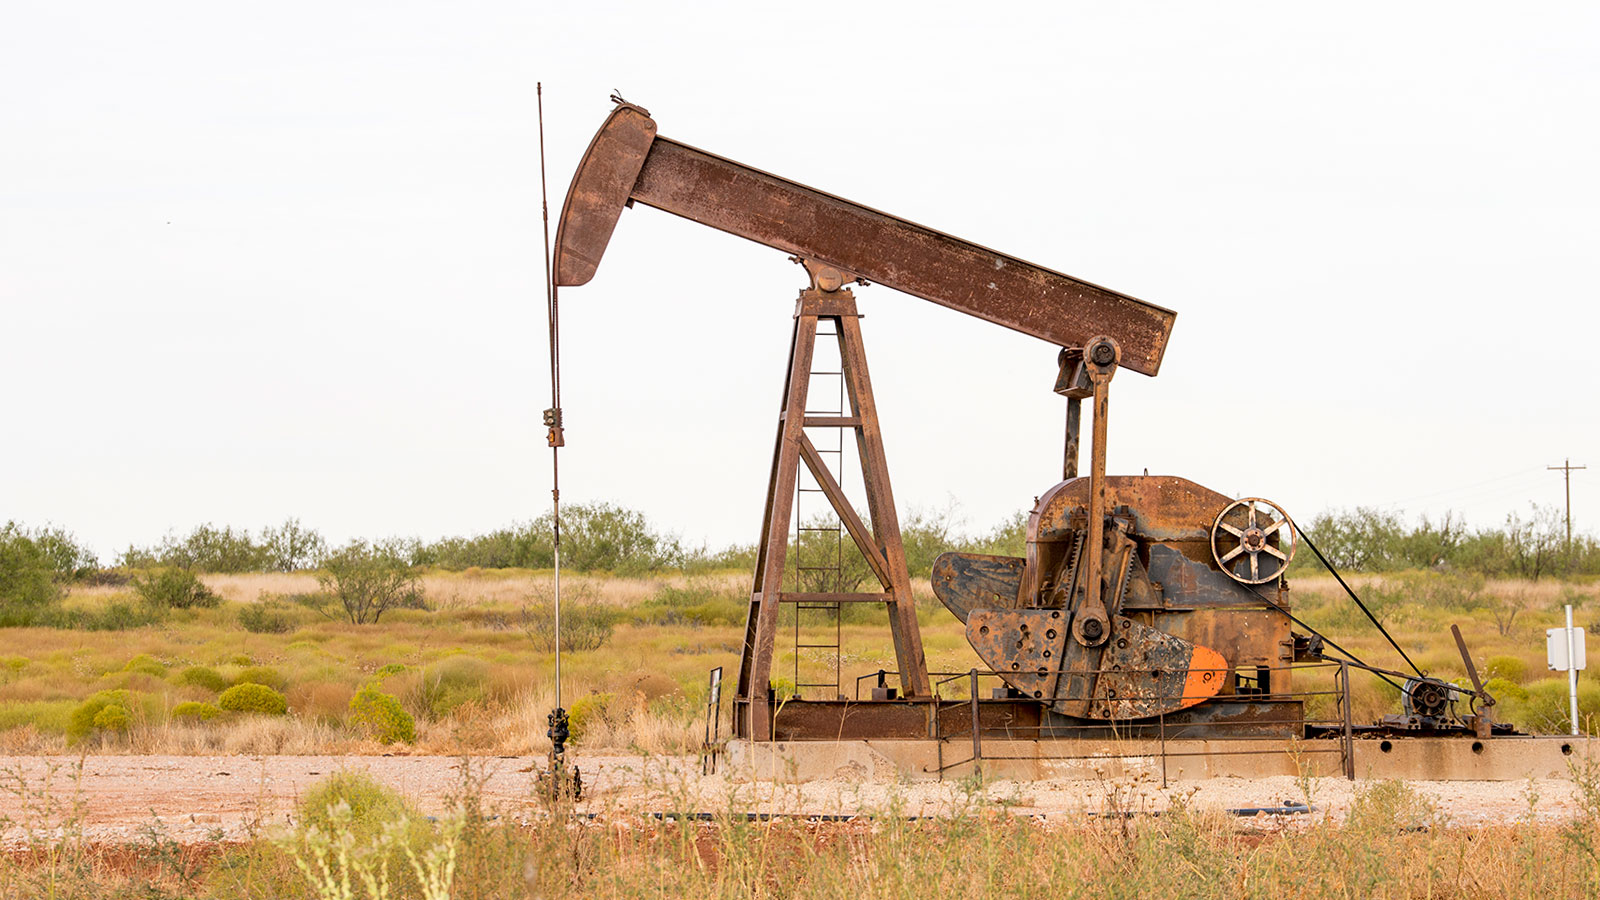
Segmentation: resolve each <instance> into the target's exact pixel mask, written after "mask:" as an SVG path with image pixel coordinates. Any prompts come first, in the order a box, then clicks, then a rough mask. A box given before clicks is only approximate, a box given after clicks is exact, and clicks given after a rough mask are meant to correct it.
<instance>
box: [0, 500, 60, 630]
mask: <svg viewBox="0 0 1600 900" xmlns="http://www.w3.org/2000/svg"><path fill="white" fill-rule="evenodd" d="M60 599H61V588H60V587H59V586H58V585H57V583H56V578H55V568H54V566H53V564H52V562H51V560H50V558H49V556H48V555H47V554H46V553H45V550H44V548H42V547H40V546H39V542H38V541H36V540H34V539H33V538H32V537H30V536H29V534H28V533H27V532H25V531H24V530H23V529H22V528H21V527H20V526H19V525H17V523H15V522H7V523H6V524H5V525H4V526H0V625H28V624H32V623H31V621H30V620H31V616H32V613H33V612H35V611H37V610H39V609H41V608H44V607H48V606H51V605H53V604H55V603H56V601H58V600H60Z"/></svg>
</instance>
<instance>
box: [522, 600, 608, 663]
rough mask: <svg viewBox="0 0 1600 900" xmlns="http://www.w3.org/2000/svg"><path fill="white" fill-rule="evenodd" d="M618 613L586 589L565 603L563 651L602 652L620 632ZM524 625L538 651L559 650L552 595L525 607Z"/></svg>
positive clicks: (525, 631)
mask: <svg viewBox="0 0 1600 900" xmlns="http://www.w3.org/2000/svg"><path fill="white" fill-rule="evenodd" d="M618 616H619V612H618V610H616V609H614V608H612V607H610V606H607V605H605V604H603V603H600V602H598V601H596V600H593V599H591V597H590V595H589V594H588V593H587V592H586V591H585V590H583V589H578V590H575V591H573V592H572V593H571V594H569V595H568V596H567V597H563V598H562V600H561V649H562V650H565V651H567V652H569V653H578V652H582V651H585V650H599V649H600V648H601V647H603V646H605V643H606V641H609V640H611V633H612V632H613V631H615V630H616V627H617V619H618ZM520 624H521V626H522V630H523V632H524V633H526V634H527V635H528V638H529V639H530V640H532V641H533V647H534V649H535V650H539V651H541V652H544V653H552V652H554V651H555V649H556V611H555V604H554V603H553V602H551V599H550V598H549V597H548V596H544V597H535V598H534V599H533V600H531V601H529V602H528V603H527V604H525V605H524V606H523V607H522V610H521V613H520Z"/></svg>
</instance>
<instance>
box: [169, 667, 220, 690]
mask: <svg viewBox="0 0 1600 900" xmlns="http://www.w3.org/2000/svg"><path fill="white" fill-rule="evenodd" d="M172 683H173V684H176V685H179V686H182V687H198V688H205V689H206V690H208V691H211V692H213V693H218V694H220V693H222V692H223V691H225V690H227V689H228V686H229V685H228V679H226V678H224V677H222V673H221V672H218V671H217V670H216V669H213V668H211V667H210V666H190V667H188V668H187V669H184V670H183V671H182V672H179V673H178V674H177V675H174V676H173V677H172Z"/></svg>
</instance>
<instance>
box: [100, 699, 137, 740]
mask: <svg viewBox="0 0 1600 900" xmlns="http://www.w3.org/2000/svg"><path fill="white" fill-rule="evenodd" d="M132 724H133V716H132V715H131V714H130V713H129V712H128V710H127V708H126V707H122V706H118V705H117V704H115V703H112V704H109V705H107V706H104V707H101V709H100V711H99V712H97V713H95V714H94V727H95V728H96V729H98V730H99V731H115V732H117V733H119V734H121V733H123V732H125V731H127V730H128V726H130V725H132Z"/></svg>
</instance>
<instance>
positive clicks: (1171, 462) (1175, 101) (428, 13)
mask: <svg viewBox="0 0 1600 900" xmlns="http://www.w3.org/2000/svg"><path fill="white" fill-rule="evenodd" d="M946 10H948V11H946ZM1597 10H1600V7H1596V6H1595V5H1594V4H1576V3H1575V4H1517V5H1507V4H1503V3H1495V4H1489V3H1460V2H1453V3H1438V4H1432V3H1428V4H1396V3H1392V2H1384V3H1348V2H1346V3H1338V4H1287V3H1281V2H1274V3H1204V4H1199V3H1170V4H1169V3H1162V4H1105V3H1094V4H1088V3H1062V2H1054V3H1040V4H1035V5H1014V6H1007V5H1004V4H960V5H956V4H929V3H926V2H924V3H914V4H899V5H890V4H877V3H862V2H855V3H810V4H803V5H799V6H796V5H783V4H754V3H740V4H727V5H722V6H714V5H711V4H666V3H638V4H607V3H597V2H587V3H577V2H571V3H561V4H538V3H494V2H475V3H434V4H426V3H397V2H384V3H335V2H326V0H320V2H315V3H301V2H276V3H271V4H243V3H218V2H214V0H212V2H196V3H159V2H151V3H137V4H130V3H111V2H101V3H92V2H85V3H60V2H42V3H29V2H22V0H8V2H6V3H5V4H4V5H3V6H0V308H3V311H4V318H3V322H4V325H3V328H4V332H3V334H4V343H3V352H0V377H3V379H4V384H5V386H6V391H5V400H4V416H3V420H4V422H5V426H4V428H5V432H4V435H3V439H0V520H3V519H17V520H19V521H22V522H25V523H27V524H29V525H42V524H45V523H47V522H50V523H56V524H59V525H62V526H65V527H67V528H69V529H71V530H73V531H75V532H76V533H77V534H78V535H79V536H80V537H82V538H84V539H86V540H87V541H89V542H90V543H91V544H92V545H93V546H94V547H95V548H96V549H97V550H99V551H100V552H101V553H102V554H103V555H107V556H109V555H110V554H112V553H114V552H115V551H116V550H118V549H120V548H122V547H125V546H127V545H128V544H129V543H130V542H132V543H141V544H143V543H150V542H153V541H155V540H158V539H159V538H160V537H161V536H162V535H163V534H164V533H166V532H167V531H169V530H173V529H176V530H180V531H187V530H188V529H189V528H191V527H193V526H194V525H195V524H198V523H200V522H213V523H217V524H232V525H235V526H245V527H250V528H259V527H260V526H262V525H266V524H271V523H275V522H279V521H281V520H283V519H284V518H285V517H288V516H298V517H300V518H301V519H302V520H303V521H304V522H305V523H307V524H309V525H312V526H314V527H317V528H320V529H322V530H323V531H324V532H325V533H326V534H328V536H329V537H331V538H333V539H335V540H343V539H346V538H349V537H353V536H357V535H372V536H375V535H396V534H398V535H417V536H421V537H424V538H432V537H437V536H439V535H443V534H453V533H456V534H458V533H470V532H476V531H482V530H486V529H490V528H493V527H496V526H499V525H502V524H506V523H509V522H512V521H514V520H521V519H530V518H532V517H534V516H536V515H538V514H539V513H541V512H542V511H544V510H545V509H547V508H548V505H549V488H550V461H549V451H548V450H546V449H545V447H544V442H543V431H542V428H541V427H540V425H539V413H540V410H541V409H543V408H544V407H545V406H546V405H547V403H548V390H549V388H548V380H547V374H546V365H547V362H546V357H545V353H546V349H545V337H544V328H545V325H544V309H543V287H542V285H543V277H544V273H543V264H542V255H541V253H542V251H541V232H540V221H539V167H538V163H539V157H538V132H537V122H536V118H535V93H534V85H535V82H537V81H540V80H542V81H543V82H544V85H545V108H546V144H547V149H548V159H549V163H548V165H549V175H550V186H551V208H552V210H553V211H558V210H559V208H560V201H561V197H562V195H563V194H564V192H565V189H566V186H567V183H568V181H569V179H570V178H571V174H572V170H573V168H574V166H575V165H576V163H577V161H578V159H579V157H580V156H581V154H582V152H583V149H584V147H585V146H586V145H587V143H588V141H589V139H590V137H591V136H592V134H593V132H594V130H595V129H596V128H597V127H598V126H599V125H600V123H601V121H602V120H603V119H604V117H605V116H606V114H607V112H608V111H609V109H610V103H608V102H607V99H606V98H607V95H608V94H609V93H610V91H611V90H612V89H620V90H621V91H622V92H623V93H624V94H625V95H626V96H627V97H628V99H629V100H631V101H633V102H635V103H639V104H641V105H644V106H647V107H649V108H650V110H651V111H652V113H653V115H654V117H655V119H656V121H657V122H658V123H659V126H660V130H661V133H662V134H665V135H668V136H671V137H673V138H676V139H678V140H680V141H684V142H686V143H689V144H693V145H696V146H699V147H702V148H704V149H707V150H710V151H712V152H714V153H717V154H720V155H723V156H728V157H731V158H733V159H737V160H740V161H742V162H746V163H748V164H750V165H753V166H756V167H759V168H762V169H766V170H768V171H771V172H775V173H778V174H780V175H783V176H785V177H788V178H791V179H795V180H798V181H801V182H804V183H807V184H811V185H813V186H816V187H818V188H821V189H823V190H826V191H829V192H832V193H835V194H839V195H842V196H845V197H849V198H851V199H855V200H858V201H860V202H863V203H866V204H868V205H871V206H874V207H876V208H879V209H883V210H886V211H889V212H892V213H894V214H896V215H900V216H903V217H906V218H909V219H912V220H914V221H918V222H921V223H924V224H927V225H929V226H932V227H934V228H938V229H940V230H943V231H947V232H951V233H953V234H956V235H959V236H962V237H965V238H968V239H971V240H975V241H977V242H979V243H982V244H985V245H988V246H991V247H994V248H996V249H999V250H1002V251H1005V252H1007V253H1010V254H1012V255H1015V256H1020V257H1022V258H1024V259H1028V260H1032V261H1035V262H1038V263H1040V264H1043V265H1046V266H1049V267H1051V268H1055V269H1059V270H1061V271H1064V272H1068V273H1070V274H1073V275H1076V276H1078V277H1081V278H1084V279H1087V280H1090V281H1094V282H1096V283H1099V284H1103V285H1106V286H1108V287H1112V288H1114V289H1117V290H1119V291H1122V292H1125V293H1129V294H1132V295H1134V296H1137V297H1140V298H1142V299H1146V300H1149V301H1151V302H1153V303H1157V304H1160V305H1162V306H1165V307H1168V308H1170V309H1174V310H1176V311H1177V312H1178V318H1177V326H1176V329H1175V330H1174V332H1173V335H1172V341H1171V345H1170V350H1169V352H1168V354H1167V357H1166V361H1165V364H1164V366H1163V368H1162V370H1161V374H1160V376H1159V377H1157V378H1154V379H1151V378H1146V377H1144V376H1141V375H1138V374H1136V373H1133V372H1131V371H1125V372H1123V373H1121V374H1119V375H1118V377H1117V378H1116V380H1115V382H1114V383H1113V389H1112V413H1111V425H1112V428H1111V442H1110V468H1111V470H1112V471H1113V472H1122V473H1138V472H1140V471H1143V470H1144V469H1145V468H1148V469H1149V470H1150V472H1151V473H1153V474H1173V475H1183V476H1186V477H1188V478H1192V479H1194V480H1195V481H1198V482H1200V483H1202V484H1205V485H1207V486H1209V487H1212V488H1214V489H1216V490H1219V491H1222V492H1223V493H1226V494H1230V495H1235V496H1239V495H1247V494H1249V495H1260V496H1265V497H1268V498H1271V499H1273V500H1276V501H1278V502H1280V503H1281V504H1282V505H1283V506H1284V507H1285V508H1286V509H1287V510H1288V511H1289V512H1290V513H1291V514H1293V515H1295V516H1297V517H1299V518H1301V519H1303V520H1309V518H1310V517H1311V516H1312V515H1314V514H1315V513H1316V512H1318V511H1320V510H1322V509H1324V508H1328V507H1340V506H1342V507H1349V506H1355V505H1376V506H1384V507H1387V508H1391V509H1398V510H1403V511H1405V512H1406V513H1407V514H1408V515H1416V514H1419V513H1424V512H1426V513H1430V514H1434V515H1438V514H1440V513H1442V512H1443V511H1444V510H1447V509H1453V510H1457V511H1459V512H1461V513H1463V514H1465V515H1466V516H1467V517H1468V519H1469V520H1470V521H1472V522H1474V523H1475V524H1481V525H1490V524H1496V523H1498V522H1499V521H1500V520H1501V519H1503V517H1504V515H1505V514H1506V512H1507V511H1510V510H1513V509H1516V510H1522V511H1526V510H1527V506H1528V504H1529V502H1530V501H1536V502H1538V503H1542V504H1559V503H1561V501H1562V493H1561V490H1562V483H1561V477H1560V473H1557V472H1550V471H1547V470H1546V469H1545V466H1546V465H1549V464H1559V463H1560V462H1561V461H1562V459H1563V458H1565V457H1568V456H1570V457H1571V458H1572V460H1573V462H1574V463H1575V464H1578V463H1587V464H1589V465H1590V466H1591V468H1590V469H1589V470H1587V471H1585V472H1579V473H1576V474H1575V476H1574V478H1573V484H1572V499H1573V507H1574V511H1575V519H1576V524H1577V527H1578V528H1580V529H1583V530H1591V531H1592V530H1594V529H1593V527H1592V526H1593V523H1595V522H1597V521H1600V488H1597V487H1596V485H1597V484H1600V471H1597V469H1600V453H1597V452H1596V450H1597V449H1600V417H1597V415H1596V412H1595V410H1596V388H1597V387H1600V376H1597V375H1596V374H1595V371H1596V362H1597V359H1596V358H1597V355H1600V354H1597V352H1596V351H1595V350H1594V349H1593V345H1594V342H1595V336H1596V334H1597V333H1600V313H1597V312H1596V311H1595V306H1596V304H1595V300H1596V291H1595V288H1594V286H1593V284H1594V270H1595V262H1596V248H1597V246H1600V240H1597V239H1600V224H1597V212H1600V174H1597V164H1596V161H1597V160H1600V124H1597V123H1600V117H1597V116H1596V110H1600V12H1597ZM803 283H804V276H803V272H802V271H801V270H800V269H799V268H798V267H795V266H793V265H791V264H790V263H789V262H787V261H786V260H785V258H784V256H783V255H782V254H781V253H779V252H777V251H774V250H770V249H767V248H764V247H760V246H757V245H755V244H751V243H748V242H745V241H741V240H739V239H737V238H733V237H730V236H728V235H725V234H722V233H719V232H715V231H712V230H710V229H707V228H704V227H701V226H698V225H695V224H693V223H690V222H687V221H684V220H678V219H674V218H673V217H671V216H669V215H667V214H664V213H661V212H657V211H655V210H650V209H645V208H642V207H641V208H636V209H633V210H630V211H628V212H627V213H625V214H624V215H623V218H622V221H621V223H620V225H619V226H618V228H617V232H616V236H615V238H614V240H613V241H612V244H611V247H610V249H609V251H608V253H607V255H606V257H605V260H604V263H603V264H602V266H601V268H600V271H599V274H598V275H597V276H596V278H595V279H594V281H593V282H591V283H590V284H589V285H587V286H585V287H582V288H573V289H569V290H566V291H564V292H563V294H562V298H563V317H562V318H563V321H562V324H563V329H564V330H563V338H564V369H563V372H564V390H565V398H564V400H565V407H566V415H567V424H568V441H569V444H568V448H567V450H566V451H564V453H563V457H562V461H563V469H562V486H563V495H564V497H566V498H567V499H569V500H575V501H584V500H610V501H615V502H618V503H621V504H624V505H627V506H630V507H634V508H637V509H640V510H642V511H644V512H645V513H647V514H648V515H649V516H650V517H651V518H652V519H653V520H654V521H655V522H657V523H658V524H659V525H660V526H661V527H663V528H664V529H667V530H671V531H676V532H677V533H679V534H681V535H682V536H683V537H684V538H685V539H687V540H689V541H690V542H692V543H698V542H700V541H707V542H709V543H711V544H713V545H720V544H725V543H729V542H735V541H738V542H749V541H753V540H755V538H756V537H757V534H756V531H757V530H758V528H759V525H760V516H761V503H762V499H763V495H764V491H765V487H766V478H767V469H768V466H769V464H770V454H771V451H772V437H773V429H774V427H775V416H776V412H777V408H778V401H779V393H780V390H781V388H782V380H783V371H784V365H785V360H784V356H785V353H786V351H787V349H788V340H789V331H790V328H791V325H792V323H791V319H790V315H791V313H792V310H793V300H794V297H795V293H796V291H797V289H798V288H799V287H800V286H802V284H803ZM857 296H858V299H859V303H860V306H861V308H862V311H863V312H864V313H866V314H867V318H866V319H865V320H864V322H863V328H864V331H865V339H866V344H867V353H868V357H869V360H870V363H871V366H872V373H873V380H874V384H875V387H876V388H877V392H878V399H879V403H880V406H881V409H882V420H883V427H884V433H885V442H886V444H887V452H888V455H889V464H890V469H891V472H892V475H893V478H894V487H895V490H896V493H897V499H898V501H899V504H900V506H901V507H902V508H923V509H935V508H945V507H947V506H950V505H952V504H953V505H954V506H955V508H956V509H957V510H958V514H959V515H960V516H961V517H962V518H963V519H964V520H965V522H966V526H967V527H968V528H970V529H974V530H978V529H983V528H987V527H988V526H990V525H992V524H993V523H995V522H997V521H999V520H1000V519H1002V518H1004V517H1006V516H1007V515H1009V514H1011V513H1013V512H1015V511H1017V510H1021V509H1026V508H1027V507H1028V506H1029V505H1030V504H1031V502H1032V499H1033V497H1034V496H1035V495H1037V494H1040V493H1042V492H1043V491H1045V490H1046V489H1047V488H1048V487H1050V486H1051V484H1053V483H1054V481H1055V480H1056V479H1057V478H1058V477H1059V467H1060V454H1061V446H1060V445H1061V431H1062V410H1063V401H1061V400H1060V398H1058V397H1056V396H1055V395H1053V394H1052V393H1051V391H1050V388H1051V386H1052V384H1053V381H1054V378H1055V374H1056V373H1055V352H1056V351H1055V348H1054V347H1051V346H1048V345H1046V344H1044V343H1043V342H1040V341H1038V340H1036V339H1033V338H1029V337H1026V336H1023V335H1020V334H1015V333H1012V332H1008V331H1006V330H1003V329H1001V328H997V327H995V326H992V325H988V324H986V323H983V322H981V321H979V320H977V319H973V318H970V317H967V316H964V315H961V314H958V313H954V312H951V311H948V310H945V309H942V308H940V307H936V306H933V305H931V304H928V303H925V302H923V301H921V300H917V299H915V298H912V297H909V296H906V295H901V294H896V293H894V292H892V291H890V290H889V289H887V288H883V287H880V286H872V287H867V288H862V289H858V291H857ZM814 406H815V404H814Z"/></svg>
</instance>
